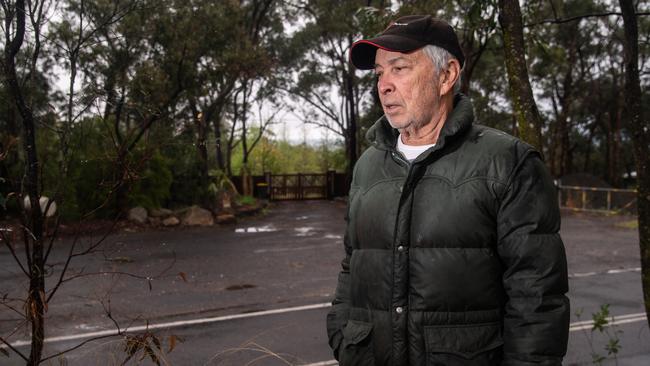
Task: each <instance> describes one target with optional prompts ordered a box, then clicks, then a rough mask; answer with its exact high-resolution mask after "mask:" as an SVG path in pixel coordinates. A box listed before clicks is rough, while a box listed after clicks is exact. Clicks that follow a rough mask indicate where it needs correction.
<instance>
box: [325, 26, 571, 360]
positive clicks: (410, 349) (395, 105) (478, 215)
mask: <svg viewBox="0 0 650 366" xmlns="http://www.w3.org/2000/svg"><path fill="white" fill-rule="evenodd" d="M351 60H352V62H353V63H354V65H355V66H356V67H357V68H359V69H374V71H375V73H376V75H377V89H378V92H379V98H380V100H381V103H382V107H383V110H384V113H385V116H384V117H382V118H381V119H380V120H379V121H377V122H376V123H375V124H374V126H372V128H371V129H370V130H369V131H368V134H367V138H368V139H369V141H370V142H371V146H370V148H368V150H366V151H365V152H364V153H363V155H362V156H361V158H360V159H359V161H358V162H357V164H356V166H355V169H354V177H353V181H352V186H351V189H350V195H349V205H348V213H347V217H346V220H347V229H346V235H345V240H344V246H345V253H346V256H345V258H344V260H343V262H342V267H343V270H342V271H341V273H340V275H339V281H338V286H337V290H336V295H335V300H334V302H333V306H332V310H331V311H330V313H329V314H328V319H327V328H328V334H329V342H330V345H331V347H332V348H333V350H334V355H335V357H336V358H337V359H338V360H339V362H340V365H342V366H353V365H354V366H359V365H395V366H397V365H404V366H406V365H409V366H411V365H412V366H420V365H421V366H430V365H437V366H454V365H561V362H562V357H563V356H564V354H565V352H566V346H567V338H568V322H569V301H568V299H567V298H566V296H565V293H566V292H567V287H568V286H567V268H566V257H565V253H564V246H563V244H562V240H561V239H560V236H559V234H558V231H559V228H560V216H559V210H558V205H557V201H556V197H555V193H554V192H555V190H554V187H553V184H552V182H551V179H550V176H549V174H548V172H547V170H546V168H545V167H544V164H543V162H542V160H541V158H540V154H539V153H538V152H537V151H535V150H534V149H533V148H532V147H531V146H530V145H527V144H526V143H524V142H522V141H520V140H518V139H516V138H514V137H512V136H509V135H507V134H505V133H503V132H501V131H498V130H495V129H492V128H488V127H484V126H480V125H478V124H474V123H473V119H474V114H473V108H472V104H471V102H470V101H469V99H468V98H467V97H465V96H463V95H461V94H455V91H454V89H455V85H456V84H457V82H458V80H459V75H460V71H461V69H462V67H463V63H464V56H463V52H462V50H461V48H460V45H459V44H458V39H457V37H456V34H455V33H454V30H453V29H452V28H451V27H450V26H449V25H448V24H447V23H445V22H444V21H441V20H437V19H434V18H431V17H430V16H407V17H403V18H399V19H397V20H396V21H394V22H393V23H391V24H390V26H389V27H388V28H387V29H386V30H385V31H384V32H383V33H382V34H380V35H379V36H378V37H376V38H373V39H369V40H361V41H358V42H356V43H355V44H354V45H353V46H352V50H351Z"/></svg>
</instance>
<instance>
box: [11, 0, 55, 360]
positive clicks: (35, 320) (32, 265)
mask: <svg viewBox="0 0 650 366" xmlns="http://www.w3.org/2000/svg"><path fill="white" fill-rule="evenodd" d="M25 11H26V9H25V1H24V0H17V1H16V4H15V12H14V14H13V16H15V17H16V31H15V35H14V38H13V39H12V40H11V42H9V38H7V44H6V47H5V52H4V53H5V54H4V65H3V66H4V67H3V71H4V76H5V80H6V83H7V85H8V89H9V92H10V94H11V95H12V96H13V99H14V102H15V105H16V107H17V109H18V112H19V113H20V116H21V117H22V123H23V138H24V142H23V146H24V149H25V155H26V157H27V168H26V169H25V171H26V179H25V183H24V184H25V189H26V191H27V192H26V193H27V196H28V197H29V201H30V207H26V208H25V210H26V211H27V212H26V215H25V217H26V220H25V221H26V222H25V224H26V225H25V227H24V228H23V235H24V238H25V245H26V246H27V248H28V249H29V248H30V247H31V252H30V251H29V250H28V253H27V255H28V258H27V263H28V265H29V297H28V301H27V309H26V310H27V311H26V313H27V314H26V316H27V321H28V322H29V323H30V324H31V328H32V336H31V351H30V355H29V360H28V361H27V365H28V366H32V365H33V366H35V365H38V364H39V363H40V361H41V358H42V354H43V340H44V336H45V331H44V330H45V325H44V324H45V323H44V309H45V265H44V257H43V215H42V212H41V205H40V204H39V161H38V154H37V149H36V129H35V123H34V122H35V121H34V113H33V110H32V108H31V106H29V105H28V104H27V103H26V101H25V98H24V94H23V90H22V89H21V86H20V83H19V81H18V76H17V73H16V55H17V54H18V51H19V50H20V48H21V47H22V45H23V41H24V37H25V16H26V13H25ZM5 15H7V16H9V15H8V14H5ZM34 57H37V55H34ZM21 203H22V202H21ZM30 244H31V245H30Z"/></svg>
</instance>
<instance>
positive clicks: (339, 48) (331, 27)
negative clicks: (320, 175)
mask: <svg viewBox="0 0 650 366" xmlns="http://www.w3.org/2000/svg"><path fill="white" fill-rule="evenodd" d="M373 3H375V2H373V1H336V2H334V3H333V2H331V1H322V0H308V1H302V2H300V3H299V8H300V10H301V12H302V14H304V16H305V17H306V19H307V20H308V22H307V24H306V25H305V27H304V28H303V29H301V30H300V31H299V32H297V33H296V34H295V36H294V38H293V43H294V44H295V47H296V48H302V49H304V50H305V53H304V54H303V55H302V57H301V59H300V60H299V61H298V62H295V64H296V65H297V71H296V73H297V81H296V82H295V84H294V85H293V86H292V87H289V88H287V92H288V93H289V94H290V95H292V96H294V98H295V99H296V100H297V101H298V102H299V103H301V104H302V106H303V107H302V108H298V110H299V114H300V117H301V119H302V120H303V121H304V122H305V123H309V124H314V125H317V126H320V127H323V128H325V129H327V130H330V131H332V132H334V133H335V134H337V135H339V136H341V137H342V138H343V140H344V141H345V146H346V156H347V164H348V165H347V169H346V173H347V175H348V177H351V176H352V168H353V166H354V164H355V162H356V161H357V157H358V155H359V143H358V130H359V126H358V124H359V120H360V109H361V108H360V107H361V105H360V104H361V100H362V99H363V98H364V95H365V94H366V92H367V91H368V90H369V89H370V88H372V87H374V82H373V79H372V78H371V76H370V75H369V73H368V74H367V75H365V76H364V77H362V78H360V77H358V76H357V73H356V69H355V68H354V66H353V65H352V64H351V63H350V62H349V55H348V53H349V50H350V47H351V46H352V43H353V42H354V41H356V40H358V39H360V38H361V35H362V34H363V33H364V31H365V32H368V33H371V32H374V31H377V30H378V29H377V28H378V27H379V26H380V24H381V26H383V25H384V23H385V14H387V13H389V9H386V8H385V7H386V6H387V4H386V3H385V2H384V1H379V2H377V3H378V4H377V5H378V7H376V8H373V7H371V5H373Z"/></svg>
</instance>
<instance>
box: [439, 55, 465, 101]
mask: <svg viewBox="0 0 650 366" xmlns="http://www.w3.org/2000/svg"><path fill="white" fill-rule="evenodd" d="M459 77H460V63H458V60H456V59H455V58H452V59H451V60H449V62H447V67H446V68H445V69H444V70H442V72H441V73H440V77H439V80H440V95H445V94H447V93H449V92H452V93H453V91H454V84H456V81H457V80H458V78H459Z"/></svg>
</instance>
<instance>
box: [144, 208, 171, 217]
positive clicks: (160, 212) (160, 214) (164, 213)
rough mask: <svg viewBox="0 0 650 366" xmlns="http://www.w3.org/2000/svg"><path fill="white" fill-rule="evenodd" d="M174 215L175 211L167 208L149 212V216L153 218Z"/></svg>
mask: <svg viewBox="0 0 650 366" xmlns="http://www.w3.org/2000/svg"><path fill="white" fill-rule="evenodd" d="M172 214H173V211H172V210H170V209H167V208H154V209H152V210H150V211H149V215H150V216H152V217H168V216H171V215H172Z"/></svg>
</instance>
